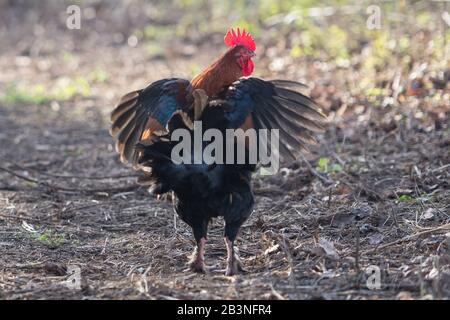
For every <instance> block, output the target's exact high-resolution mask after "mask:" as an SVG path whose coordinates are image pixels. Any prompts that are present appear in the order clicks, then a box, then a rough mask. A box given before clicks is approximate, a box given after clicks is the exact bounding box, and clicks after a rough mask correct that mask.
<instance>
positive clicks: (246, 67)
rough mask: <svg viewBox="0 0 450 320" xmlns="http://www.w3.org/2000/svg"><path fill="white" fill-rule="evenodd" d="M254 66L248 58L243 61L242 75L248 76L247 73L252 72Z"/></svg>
mask: <svg viewBox="0 0 450 320" xmlns="http://www.w3.org/2000/svg"><path fill="white" fill-rule="evenodd" d="M254 68H255V64H254V63H253V61H252V60H251V59H248V60H247V63H245V64H244V66H243V68H242V74H243V75H244V77H248V76H249V75H251V74H252V73H253V69H254Z"/></svg>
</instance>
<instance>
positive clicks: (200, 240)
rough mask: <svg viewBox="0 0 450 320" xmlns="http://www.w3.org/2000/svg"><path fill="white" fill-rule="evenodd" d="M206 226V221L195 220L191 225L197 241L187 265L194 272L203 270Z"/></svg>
mask: <svg viewBox="0 0 450 320" xmlns="http://www.w3.org/2000/svg"><path fill="white" fill-rule="evenodd" d="M207 228H208V221H195V223H194V224H193V225H192V229H193V231H194V238H195V241H196V242H197V247H196V248H195V250H194V253H193V254H192V258H191V261H190V262H189V267H190V268H191V270H192V271H194V272H199V273H204V272H205V244H206V233H207Z"/></svg>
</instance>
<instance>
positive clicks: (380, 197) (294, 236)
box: [0, 12, 450, 299]
mask: <svg viewBox="0 0 450 320" xmlns="http://www.w3.org/2000/svg"><path fill="white" fill-rule="evenodd" d="M8 14H11V15H12V16H13V17H14V15H13V14H12V13H11V12H9V13H8ZM9 19H12V20H7V21H9V23H14V21H15V20H14V19H13V18H9ZM105 19H106V18H105ZM92 23H94V22H92ZM88 26H90V25H88ZM113 26H114V27H113ZM92 27H94V25H92ZM114 28H116V29H117V30H115V29H114ZM120 28H121V26H120V24H111V28H110V29H108V30H107V31H108V32H106V31H105V32H104V33H103V34H102V33H100V34H91V33H89V32H88V31H86V30H85V29H83V30H80V31H68V30H66V29H64V25H63V24H61V23H60V24H55V25H53V24H51V23H50V24H49V25H46V29H40V28H39V26H38V27H36V25H32V24H29V25H22V26H21V27H17V28H16V29H15V30H14V32H12V31H11V32H10V33H6V32H5V29H2V30H3V31H2V32H3V35H6V36H5V37H2V43H1V44H2V48H3V52H2V55H1V56H0V70H1V75H0V88H1V91H2V92H4V93H8V94H9V98H8V99H3V100H2V102H0V128H1V129H0V145H1V148H0V160H1V161H0V298H1V299H148V298H151V299H183V298H184V299H379V298H386V299H408V298H433V299H445V298H447V299H448V298H449V297H450V268H449V267H450V255H449V253H450V200H449V198H450V187H449V181H450V151H449V150H450V127H449V111H450V106H449V97H450V94H449V91H448V83H447V84H444V87H442V86H438V85H435V82H432V80H431V78H432V76H433V74H432V73H431V72H435V71H445V70H443V69H442V68H441V64H439V62H438V63H435V62H434V61H433V60H432V59H427V60H426V62H427V63H428V69H427V71H425V74H424V76H423V80H421V81H424V82H425V85H426V86H425V87H426V89H425V92H422V93H421V94H418V95H412V96H406V95H404V94H403V93H402V92H403V91H404V90H403V89H402V88H400V87H399V86H398V85H397V87H395V86H390V84H391V83H392V79H394V78H395V76H396V74H397V73H396V72H397V69H396V68H395V65H391V66H390V67H389V66H386V68H385V69H383V70H380V71H379V72H378V73H377V74H376V78H373V79H371V81H373V83H374V84H380V85H379V86H383V85H382V84H385V87H386V88H387V87H389V88H390V89H389V90H388V94H386V95H385V96H379V97H375V98H373V99H368V98H367V97H366V95H365V94H364V93H363V92H361V91H359V90H358V85H359V82H360V81H363V79H362V78H361V75H360V72H359V70H358V69H357V67H355V66H352V67H344V68H343V67H339V66H336V65H334V64H327V65H326V66H325V65H324V63H321V62H320V61H319V62H318V61H313V60H311V59H307V58H305V59H303V58H292V57H290V56H287V55H286V50H285V49H284V47H283V44H280V43H278V44H277V43H273V42H270V41H269V40H267V41H266V40H264V39H262V40H261V44H260V46H259V49H258V50H259V52H258V59H257V60H256V69H257V73H256V75H257V76H263V77H265V78H283V79H296V80H300V81H303V82H306V83H307V84H308V85H309V86H310V88H311V90H310V94H311V95H312V96H313V97H315V98H316V99H317V100H318V101H319V102H320V103H321V104H322V105H323V108H324V111H325V112H326V113H327V114H329V117H330V125H329V129H328V131H327V133H326V134H324V135H322V136H320V137H319V142H320V143H319V144H318V145H317V146H315V147H314V148H312V152H311V153H310V154H308V155H306V156H305V159H301V160H299V162H298V163H295V164H291V165H290V166H288V167H287V168H284V169H283V170H282V171H281V172H280V173H279V174H278V175H276V176H271V177H256V178H255V193H256V196H257V199H256V200H257V205H256V208H255V211H254V213H253V214H252V216H251V218H250V219H249V221H248V222H247V223H246V224H245V225H244V226H243V228H242V231H241V233H240V237H239V239H238V246H239V248H240V255H241V258H242V260H243V263H244V265H245V267H246V269H247V271H248V272H247V273H246V274H243V275H238V276H235V277H225V276H223V275H222V274H221V273H219V272H217V271H214V270H215V269H220V268H223V267H224V264H225V247H224V244H223V241H222V223H221V221H220V220H218V221H214V222H213V224H212V227H211V229H210V232H209V239H210V240H209V242H208V244H207V251H206V261H207V264H209V265H210V266H212V267H214V268H213V269H212V270H211V271H210V272H208V273H207V274H206V275H197V274H192V273H191V272H190V271H188V269H187V267H186V262H187V260H188V255H189V254H190V252H191V251H192V248H193V244H194V243H193V239H192V236H191V232H190V230H189V228H188V227H187V226H186V225H185V224H184V223H182V222H181V221H179V220H177V219H176V217H175V216H174V213H173V211H172V207H171V203H170V201H157V200H156V199H155V198H153V197H152V196H150V195H149V194H148V193H147V191H146V190H145V189H143V188H141V187H138V186H137V185H136V182H135V180H136V174H135V173H134V172H133V171H132V170H131V169H130V168H127V167H124V166H123V165H122V164H121V163H120V162H119V161H118V157H117V155H116V154H115V152H114V151H113V146H112V143H113V142H112V140H111V138H110V137H109V134H108V124H109V123H108V113H109V112H110V111H111V110H112V108H113V107H114V104H115V102H116V101H117V99H118V98H119V97H120V96H121V95H122V94H124V93H126V92H127V91H130V90H133V89H136V88H140V87H142V86H144V85H145V84H147V83H149V82H152V81H154V80H157V79H159V78H163V77H169V76H173V75H180V76H185V77H190V76H191V75H192V73H195V71H196V70H197V69H198V68H201V67H203V66H205V65H206V64H207V63H208V62H209V61H211V60H212V59H213V57H215V56H216V55H217V54H218V53H219V52H221V51H222V50H223V49H224V47H223V45H222V43H221V37H222V35H221V34H215V33H213V34H211V35H207V36H205V37H203V38H198V39H194V40H192V39H183V40H179V41H178V40H176V39H174V40H173V41H172V42H171V43H170V46H166V47H165V51H164V52H163V54H162V56H159V55H156V56H155V55H151V56H149V54H148V50H146V48H145V47H144V46H141V45H138V46H136V47H134V46H131V47H130V46H129V45H128V44H130V41H131V44H132V45H133V41H134V39H131V40H130V39H129V38H128V40H127V37H125V39H122V38H121V37H120V36H119V35H120V33H119V32H120ZM283 30H284V29H283ZM280 32H281V31H280ZM116 33H117V34H116ZM124 34H126V33H124ZM211 47H213V49H211ZM361 55H362V53H355V57H356V59H358V57H360V59H363V58H361ZM352 63H353V62H352ZM357 64H358V62H357V61H356V62H355V65H357ZM440 68H441V69H440ZM99 70H100V71H99ZM429 70H431V71H429ZM81 76H82V77H84V78H85V79H87V80H86V81H87V82H88V84H89V88H87V89H88V90H87V89H86V88H85V82H86V81H83V80H82V79H81V80H80V79H79V77H81ZM77 77H78V78H77ZM67 78H68V79H69V80H67ZM84 78H83V79H84ZM70 79H78V80H75V83H76V85H75V89H74V91H76V92H75V93H74V94H71V95H70V97H69V98H67V99H57V98H55V97H52V96H50V97H48V99H47V98H46V96H43V97H40V96H38V97H36V95H37V94H35V93H33V94H34V96H32V91H26V90H25V91H24V92H21V91H20V92H19V91H18V90H19V89H17V90H16V91H14V90H13V89H11V87H10V84H11V83H12V82H14V83H18V84H21V85H22V84H23V85H24V87H25V88H31V87H33V86H35V85H36V84H42V86H43V87H44V88H46V89H45V90H44V91H45V92H44V93H45V94H50V93H49V91H46V90H47V88H54V86H55V83H56V84H57V83H63V84H64V83H65V84H66V85H67V83H70V81H72V80H70ZM407 79H408V74H406V76H405V75H402V78H401V81H400V82H401V83H402V85H403V87H405V88H407V86H408V83H407ZM394 82H395V81H394ZM80 87H81V89H80ZM391 88H393V89H391ZM84 89H86V90H87V91H88V92H84ZM30 90H31V89H30ZM33 90H37V89H36V88H34V89H33ZM49 90H50V89H49ZM402 90H403V91H402ZM11 91H13V92H11ZM38 91H39V90H38ZM41 91H42V90H41ZM69 91H70V90H69ZM63 93H64V92H63ZM27 94H28V95H27ZM39 95H42V94H41V93H39ZM36 100H40V101H36ZM371 266H372V269H370V267H371ZM73 267H78V268H79V270H80V271H81V286H80V288H70V287H69V286H68V285H67V280H68V279H69V278H70V275H68V274H67V272H68V269H72V268H73ZM368 268H369V269H368ZM373 268H375V269H373ZM377 268H379V269H377ZM368 270H375V271H376V270H380V279H381V284H380V288H379V289H376V290H373V288H372V289H371V288H370V286H369V287H368V286H367V280H368V276H369V274H368V273H367V272H366V271H368ZM375 273H376V272H375ZM371 279H373V278H371ZM369 280H370V279H369Z"/></svg>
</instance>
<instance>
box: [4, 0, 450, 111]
mask: <svg viewBox="0 0 450 320" xmlns="http://www.w3.org/2000/svg"><path fill="white" fill-rule="evenodd" d="M72 4H76V5H78V6H79V7H80V9H81V29H79V30H76V29H75V30H70V29H68V27H67V25H66V24H67V19H68V17H69V14H68V13H67V8H68V6H69V5H72ZM371 5H372V6H373V5H375V6H376V8H375V9H377V8H378V9H379V13H380V19H379V25H374V26H372V27H370V26H368V24H370V23H371V21H372V20H370V19H371V16H372V15H373V13H374V12H373V11H372V10H373V8H372V9H371V7H370V6H371ZM448 7H449V3H448V1H419V0H417V1H413V0H399V1H342V0H329V1H313V0H305V1H296V0H277V1H275V0H262V1H254V0H240V1H231V2H229V1H202V0H170V1H140V0H124V1H118V0H113V1H98V0H92V1H89V0H87V1H39V2H36V1H31V0H0V21H1V22H0V34H1V38H0V39H1V40H0V41H1V42H0V53H1V68H2V73H1V75H0V88H1V91H2V92H3V94H2V100H3V101H10V102H11V101H12V102H14V100H15V99H18V100H31V101H32V102H38V103H39V102H41V103H43V102H45V101H50V100H51V101H64V100H70V99H74V98H76V97H85V98H87V97H97V98H100V97H101V98H107V99H108V101H111V102H112V101H114V99H116V98H117V96H118V95H120V94H121V93H123V92H126V91H127V90H129V89H131V88H136V87H140V86H143V85H145V84H146V83H148V82H151V81H153V80H156V79H157V78H160V77H165V76H173V75H177V76H184V77H187V78H189V77H192V76H193V75H194V74H196V73H197V72H199V71H200V70H201V69H202V68H203V67H205V66H206V65H207V64H208V63H209V62H210V61H211V59H213V58H214V57H216V56H217V55H218V54H219V53H220V52H223V51H224V50H225V47H224V45H223V42H222V39H223V35H224V33H225V31H226V30H227V28H228V27H230V26H240V27H244V28H246V29H248V30H249V31H250V32H251V33H252V34H253V35H254V37H255V39H256V41H257V44H258V59H257V61H256V63H257V64H256V75H257V76H264V77H274V76H278V77H282V78H290V79H295V80H300V81H303V82H305V83H307V84H309V85H310V86H311V88H312V89H315V90H313V91H314V92H313V95H314V96H315V98H320V97H323V98H324V101H322V102H323V103H324V106H325V107H329V108H331V109H332V110H331V111H335V110H337V109H339V108H340V107H341V106H342V104H345V105H348V104H353V102H352V101H354V99H355V98H356V99H362V100H367V99H369V100H371V101H374V100H381V101H379V102H381V103H382V104H384V105H386V104H392V103H396V102H397V100H398V98H399V96H400V95H401V94H402V92H406V91H407V89H408V88H407V85H408V81H409V82H411V81H413V82H414V81H415V79H417V81H416V82H414V83H412V88H411V89H414V90H415V89H416V88H419V89H420V90H422V89H425V90H426V89H430V90H432V91H433V90H434V89H439V88H441V89H442V88H443V87H445V83H444V82H445V81H447V80H448V77H449V74H448V72H447V73H446V74H444V73H445V72H446V71H447V70H448V67H449V66H448V64H449V51H450V49H449V46H450V44H449V37H450V30H449V25H448V24H449V22H450V18H449V13H448V10H449V8H448ZM375 13H376V12H375ZM369 20H370V21H369ZM372 24H373V21H372ZM409 93H411V94H413V95H414V94H416V93H419V92H413V91H411V92H409ZM420 93H421V92H420ZM330 95H331V97H330ZM350 97H352V99H353V100H352V99H350ZM349 99H350V101H349ZM400 99H401V98H400Z"/></svg>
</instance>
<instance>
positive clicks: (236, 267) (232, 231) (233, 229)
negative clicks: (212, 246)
mask: <svg viewBox="0 0 450 320" xmlns="http://www.w3.org/2000/svg"><path fill="white" fill-rule="evenodd" d="M240 226H241V223H238V224H228V223H226V225H225V239H224V240H225V245H226V247H227V269H226V271H225V275H227V276H232V275H235V274H237V273H239V272H240V271H244V269H243V268H242V263H241V261H240V259H239V255H238V253H237V249H236V248H235V246H234V240H235V239H236V236H237V232H238V230H239V227H240Z"/></svg>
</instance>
